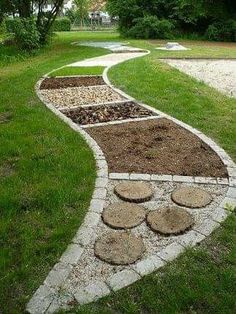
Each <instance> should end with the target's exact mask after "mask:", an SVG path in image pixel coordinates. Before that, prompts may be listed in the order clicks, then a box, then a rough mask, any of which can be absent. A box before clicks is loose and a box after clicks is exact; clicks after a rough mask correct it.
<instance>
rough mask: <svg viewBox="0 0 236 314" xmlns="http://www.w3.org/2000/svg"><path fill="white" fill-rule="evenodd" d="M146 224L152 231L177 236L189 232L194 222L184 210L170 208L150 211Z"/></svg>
mask: <svg viewBox="0 0 236 314" xmlns="http://www.w3.org/2000/svg"><path fill="white" fill-rule="evenodd" d="M147 223H148V225H149V226H150V228H151V229H152V230H153V231H156V232H158V233H161V234H164V235H171V234H174V235H177V234H181V233H183V232H185V231H186V230H189V229H190V228H191V227H192V225H193V223H194V220H193V217H192V216H191V215H190V214H189V213H188V212H187V211H186V210H184V209H182V208H177V207H172V208H162V209H160V210H155V211H151V212H150V213H149V214H148V216H147Z"/></svg>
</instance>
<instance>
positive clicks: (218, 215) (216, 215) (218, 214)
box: [211, 207, 229, 223]
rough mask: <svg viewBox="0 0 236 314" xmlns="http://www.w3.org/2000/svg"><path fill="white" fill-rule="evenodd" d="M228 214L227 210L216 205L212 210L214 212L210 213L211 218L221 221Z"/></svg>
mask: <svg viewBox="0 0 236 314" xmlns="http://www.w3.org/2000/svg"><path fill="white" fill-rule="evenodd" d="M228 215H229V211H227V210H224V208H221V207H218V208H216V209H215V210H214V212H213V213H212V215H211V219H212V220H214V221H216V222H218V223H222V222H223V221H224V220H225V219H226V218H227V217H228Z"/></svg>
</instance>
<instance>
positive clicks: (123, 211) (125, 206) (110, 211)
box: [102, 203, 146, 229]
mask: <svg viewBox="0 0 236 314" xmlns="http://www.w3.org/2000/svg"><path fill="white" fill-rule="evenodd" d="M102 218H103V221H104V222H105V224H107V225H108V226H110V227H112V228H115V229H130V228H133V227H136V226H138V225H140V224H141V223H142V222H143V221H144V219H145V218H146V209H145V208H144V207H142V206H139V205H136V204H130V203H115V204H112V205H110V206H109V207H107V208H106V209H105V210H104V212H103V214H102Z"/></svg>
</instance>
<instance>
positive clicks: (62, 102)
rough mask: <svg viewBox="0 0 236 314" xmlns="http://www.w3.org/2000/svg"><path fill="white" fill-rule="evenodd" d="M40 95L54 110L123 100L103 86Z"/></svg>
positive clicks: (60, 90) (49, 91) (47, 91)
mask: <svg viewBox="0 0 236 314" xmlns="http://www.w3.org/2000/svg"><path fill="white" fill-rule="evenodd" d="M40 93H41V95H42V96H43V97H44V99H45V100H46V101H48V102H50V103H52V104H53V105H54V106H55V107H56V108H72V107H76V106H82V105H95V104H103V103H109V102H117V101H122V100H124V97H123V96H121V95H120V94H118V93H117V92H115V91H114V90H112V89H111V88H110V87H109V86H105V85H102V86H100V85H99V86H89V87H71V88H64V89H54V90H51V89H50V90H41V91H40Z"/></svg>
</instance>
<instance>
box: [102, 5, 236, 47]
mask: <svg viewBox="0 0 236 314" xmlns="http://www.w3.org/2000/svg"><path fill="white" fill-rule="evenodd" d="M107 8H108V11H109V12H110V14H111V15H112V16H118V17H119V27H120V31H121V33H122V34H123V35H126V36H130V37H136V38H171V37H177V36H179V37H181V36H190V35H193V34H195V35H196V36H199V37H206V38H208V39H212V40H223V41H236V0H108V1H107Z"/></svg>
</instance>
